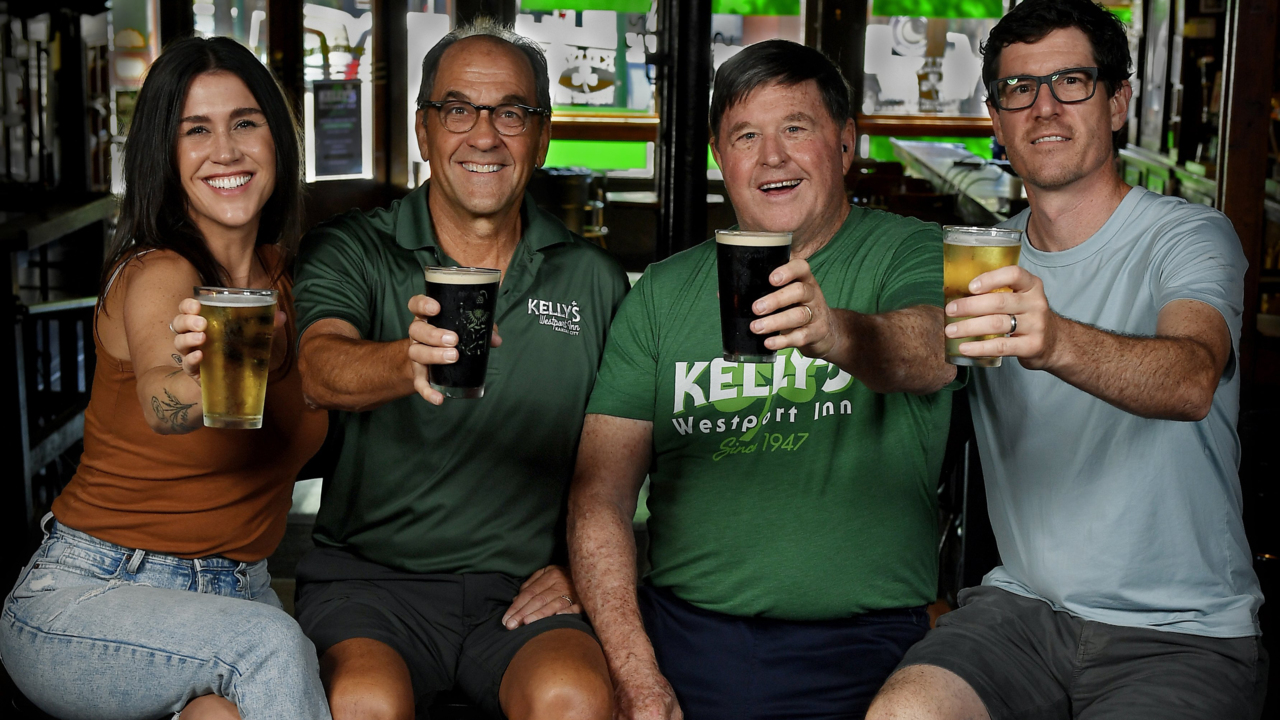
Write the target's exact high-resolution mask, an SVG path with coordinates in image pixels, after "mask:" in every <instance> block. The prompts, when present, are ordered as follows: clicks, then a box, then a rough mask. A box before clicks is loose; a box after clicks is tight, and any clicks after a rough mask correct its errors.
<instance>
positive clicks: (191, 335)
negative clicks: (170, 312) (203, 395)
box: [169, 298, 209, 384]
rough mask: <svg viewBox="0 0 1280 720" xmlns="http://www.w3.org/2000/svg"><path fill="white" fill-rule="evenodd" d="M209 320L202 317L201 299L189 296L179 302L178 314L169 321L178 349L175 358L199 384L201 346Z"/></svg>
mask: <svg viewBox="0 0 1280 720" xmlns="http://www.w3.org/2000/svg"><path fill="white" fill-rule="evenodd" d="M208 324H209V323H208V321H207V320H205V319H204V318H202V317H200V301H199V300H196V299H195V298H187V299H185V300H183V301H182V302H180V303H178V315H177V317H175V318H174V319H173V321H172V322H170V323H169V329H170V330H172V331H173V332H174V337H173V347H174V349H176V350H177V351H178V354H177V355H175V356H174V360H176V361H177V362H178V364H180V365H181V366H182V370H183V372H185V373H186V374H187V375H188V376H190V378H191V379H192V380H195V381H196V383H197V384H199V382H200V360H201V359H203V358H204V353H203V352H202V351H201V350H200V346H201V345H203V344H204V337H205V335H204V329H205V328H206V327H207V326H208Z"/></svg>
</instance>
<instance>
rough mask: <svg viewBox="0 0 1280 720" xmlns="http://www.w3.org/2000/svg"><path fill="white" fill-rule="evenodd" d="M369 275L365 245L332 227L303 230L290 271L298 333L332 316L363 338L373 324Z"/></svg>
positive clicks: (370, 273) (300, 334) (367, 334)
mask: <svg viewBox="0 0 1280 720" xmlns="http://www.w3.org/2000/svg"><path fill="white" fill-rule="evenodd" d="M371 276H372V272H371V269H370V267H369V258H368V256H367V253H366V251H365V248H364V247H363V246H362V245H360V244H359V243H357V242H355V241H353V240H351V239H350V238H349V237H347V235H346V234H345V233H342V232H339V231H338V230H336V229H334V228H332V227H320V228H316V229H315V230H312V231H311V232H309V233H307V235H306V237H304V238H303V240H302V247H301V248H300V249H299V251H298V261H297V265H296V268H295V270H294V277H295V284H294V299H295V302H296V303H297V306H298V336H299V337H301V336H302V334H303V333H304V332H306V330H307V328H308V327H310V326H311V325H312V323H315V322H316V321H318V320H323V319H325V318H334V319H337V320H344V321H346V322H349V323H351V324H352V325H353V326H354V327H355V328H356V330H357V331H359V333H360V337H362V338H367V337H368V336H369V330H370V328H371V326H372V324H373V315H372V308H373V302H372V297H373V292H372V287H371V285H370V282H369V279H370V277H371Z"/></svg>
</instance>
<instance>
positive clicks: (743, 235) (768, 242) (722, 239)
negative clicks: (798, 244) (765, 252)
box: [716, 230, 791, 247]
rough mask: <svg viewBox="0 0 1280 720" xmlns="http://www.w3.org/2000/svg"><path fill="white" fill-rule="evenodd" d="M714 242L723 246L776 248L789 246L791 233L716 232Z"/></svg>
mask: <svg viewBox="0 0 1280 720" xmlns="http://www.w3.org/2000/svg"><path fill="white" fill-rule="evenodd" d="M716 242H718V243H721V244H724V245H745V246H747V247H778V246H780V245H790V244H791V233H789V232H763V231H761V232H751V231H748V230H717V231H716Z"/></svg>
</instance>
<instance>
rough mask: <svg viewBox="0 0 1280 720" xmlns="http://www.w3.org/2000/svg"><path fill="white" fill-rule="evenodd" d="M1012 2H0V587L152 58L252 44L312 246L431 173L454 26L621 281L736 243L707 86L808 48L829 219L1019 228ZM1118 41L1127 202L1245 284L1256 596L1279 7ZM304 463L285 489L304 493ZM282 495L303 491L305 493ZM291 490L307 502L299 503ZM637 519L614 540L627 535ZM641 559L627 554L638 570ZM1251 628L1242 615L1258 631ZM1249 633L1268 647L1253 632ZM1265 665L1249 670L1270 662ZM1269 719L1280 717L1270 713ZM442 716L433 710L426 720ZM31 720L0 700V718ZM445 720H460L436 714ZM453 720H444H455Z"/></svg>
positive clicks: (14, 556) (957, 496) (947, 595)
mask: <svg viewBox="0 0 1280 720" xmlns="http://www.w3.org/2000/svg"><path fill="white" fill-rule="evenodd" d="M1016 3H1017V0H309V1H306V2H304V1H303V0H194V1H192V0H110V1H109V2H108V1H106V0H62V1H61V2H57V3H48V2H40V1H29V0H10V1H8V2H5V1H4V0H0V243H3V248H2V250H3V252H0V257H2V258H3V263H4V275H5V276H6V277H7V278H8V279H9V281H10V289H11V291H10V292H7V293H4V294H3V299H2V301H0V313H3V315H4V318H5V322H6V323H11V326H10V328H11V331H10V330H6V331H5V332H4V333H0V409H2V411H3V413H4V414H5V415H6V416H7V417H8V418H9V420H8V421H7V422H5V423H4V425H5V426H8V427H9V428H10V430H9V431H8V432H6V433H5V435H4V441H3V442H4V443H5V445H4V452H3V456H4V457H8V458H10V460H9V461H8V467H9V468H10V469H9V470H8V471H6V472H5V473H4V474H3V475H2V476H0V515H2V516H3V517H2V518H0V534H2V535H3V540H4V545H3V547H5V548H6V549H5V551H4V554H3V555H0V586H3V587H4V589H5V591H7V589H8V588H9V587H10V586H11V584H12V582H13V579H14V577H15V576H16V573H17V571H18V570H19V569H20V565H21V563H22V562H23V561H24V560H25V559H26V558H27V557H29V555H30V552H31V551H32V550H33V548H34V546H35V544H36V543H37V542H38V539H39V529H38V527H37V523H38V521H39V519H40V517H41V516H42V515H43V514H44V513H45V512H46V511H47V509H48V507H49V505H50V503H51V502H52V500H53V498H54V497H56V495H57V493H58V492H59V491H60V489H61V488H62V486H63V485H64V484H65V483H66V482H67V480H68V479H69V478H70V477H71V475H72V474H74V472H75V467H76V464H77V463H78V461H79V455H80V450H81V448H82V437H83V431H84V415H83V411H84V408H85V405H86V403H87V402H88V397H89V388H90V385H91V384H92V381H93V369H94V364H95V357H94V349H93V342H92V336H91V335H89V333H91V332H92V310H93V304H94V301H95V299H96V298H95V293H96V292H97V279H98V273H99V269H100V265H101V262H102V255H103V245H104V242H105V240H106V238H107V237H108V236H109V234H110V233H111V232H112V230H113V227H114V226H113V223H114V214H115V202H114V199H113V193H118V192H120V190H121V188H120V174H119V165H120V157H121V150H122V148H123V143H124V140H125V138H126V137H127V135H128V131H129V122H130V118H131V113H132V107H133V102H134V100H135V98H136V95H137V89H138V87H139V86H140V84H141V80H142V78H143V76H144V74H145V72H146V70H147V67H148V66H149V65H150V63H151V62H152V60H154V58H155V57H156V55H157V54H158V53H159V51H160V49H161V48H162V47H163V46H164V44H165V43H167V42H169V41H170V40H173V39H175V38H179V37H183V36H186V35H190V34H192V33H194V34H197V35H201V36H214V35H219V36H227V37H232V38H234V39H236V40H237V41H239V42H241V43H242V44H244V45H245V46H246V47H248V48H249V49H251V50H252V51H253V52H254V53H255V54H256V55H257V56H258V57H259V59H260V60H261V61H262V62H263V63H265V64H267V65H268V66H269V67H270V68H271V69H272V70H273V71H274V72H275V74H276V76H277V77H278V78H279V79H280V81H281V83H282V84H283V85H284V87H285V90H286V92H287V93H288V95H289V98H290V100H291V101H292V102H293V103H294V104H295V107H296V109H297V110H298V114H299V117H302V118H304V121H305V135H306V162H307V181H308V183H309V189H308V218H307V222H308V226H309V225H312V224H315V223H316V222H319V221H320V220H323V219H324V218H326V217H327V216H329V215H331V214H333V213H334V212H336V211H340V210H345V209H348V208H363V209H371V208H374V207H378V206H383V205H386V204H387V203H389V202H391V201H392V200H394V199H396V198H399V197H402V196H403V195H405V194H406V193H407V192H408V191H409V190H410V189H412V188H414V187H417V186H418V185H420V184H421V183H423V182H426V181H427V180H428V179H429V177H430V166H429V164H427V163H425V162H423V161H422V158H421V157H420V156H419V155H418V151H417V147H416V143H415V142H414V139H413V132H412V122H413V113H412V106H411V102H412V99H413V98H414V97H415V95H416V92H417V87H418V83H419V80H420V79H421V78H420V76H421V69H420V64H421V59H422V56H423V55H424V54H425V53H426V51H427V49H429V48H430V47H431V46H432V45H433V44H434V43H435V42H436V41H437V40H438V39H439V38H440V37H442V36H443V35H444V34H445V33H446V32H448V31H449V30H450V29H452V28H453V27H455V26H457V25H458V24H460V23H463V22H466V21H468V20H470V19H472V18H474V17H476V16H478V15H482V14H483V15H490V16H493V17H496V18H499V19H501V20H503V21H504V22H507V23H511V24H513V25H514V26H515V28H516V30H517V31H518V32H520V33H522V34H524V35H527V36H529V37H531V38H533V39H535V40H536V41H538V42H539V43H540V44H541V45H542V47H543V48H544V50H545V51H546V53H547V57H548V62H549V66H550V75H551V77H550V81H551V87H552V91H553V95H552V100H553V105H554V106H555V117H554V120H553V123H552V137H553V141H552V146H551V151H550V154H549V156H548V160H547V165H548V167H547V168H546V169H545V170H544V171H542V172H540V173H539V174H538V175H537V176H536V177H535V179H534V181H533V183H532V185H531V190H532V191H533V192H534V194H535V196H536V197H537V198H538V200H539V202H540V203H541V204H542V205H543V206H544V207H546V208H548V209H549V210H551V211H552V212H554V213H556V214H557V215H558V216H560V217H561V219H562V220H564V222H565V223H566V224H567V225H569V226H570V227H571V228H572V229H574V230H576V231H578V232H580V233H581V234H582V235H584V236H585V237H587V238H588V239H591V240H592V241H594V242H597V243H599V244H600V245H601V246H603V247H604V248H606V249H607V250H608V251H609V252H611V253H613V254H614V255H615V256H616V257H617V258H618V259H619V260H620V261H621V262H622V263H623V264H624V265H625V266H626V268H627V270H628V271H631V272H632V273H639V272H642V271H643V270H644V268H645V266H646V265H648V264H649V263H651V262H653V261H655V260H660V259H662V258H664V257H667V256H669V255H671V254H672V253H675V252H678V251H680V250H682V249H684V248H687V247H690V246H691V245H693V244H696V243H698V242H700V241H702V240H704V239H706V238H708V237H710V236H711V235H712V233H713V231H714V230H715V229H716V228H725V227H728V226H729V225H731V224H733V222H734V216H733V209H732V206H731V205H730V204H729V202H728V199H727V195H726V193H725V191H724V184H723V181H722V179H721V177H720V173H719V170H718V168H717V167H716V166H715V163H714V161H713V160H712V159H711V157H710V154H709V152H708V151H707V149H706V143H707V126H706V116H707V105H708V101H709V96H710V78H711V76H712V73H713V72H714V69H715V68H716V67H718V66H719V65H720V64H721V63H723V62H724V61H725V60H726V59H728V58H729V57H731V56H732V55H733V54H734V53H736V52H738V51H740V50H741V49H742V48H743V47H745V46H747V45H750V44H752V43H755V42H759V41H761V40H766V39H770V38H775V37H780V38H786V39H790V40H794V41H797V42H803V43H805V44H807V45H810V46H813V47H816V48H818V49H820V50H822V51H823V52H825V53H827V54H828V55H829V56H830V57H831V58H833V59H834V60H835V61H836V62H837V63H838V64H839V65H840V66H841V68H842V69H843V70H844V72H845V74H846V76H847V78H848V79H849V81H850V83H851V84H852V86H853V90H854V99H855V106H856V108H857V117H856V120H857V124H858V130H859V138H858V155H859V160H858V161H857V162H856V163H855V165H854V167H853V168H852V170H851V171H850V173H849V175H848V177H847V178H846V188H847V190H848V193H849V197H850V200H851V202H853V203H855V204H858V205H862V206H868V207H877V208H883V209H887V210H890V211H892V212H896V213H900V214H903V215H913V216H916V217H921V218H923V219H925V220H928V221H934V222H940V223H948V222H957V223H958V222H963V223H968V224H984V225H986V224H993V223H995V222H998V221H1000V220H1002V219H1004V218H1006V217H1008V216H1009V215H1011V214H1013V213H1016V212H1018V211H1019V210H1021V209H1022V208H1023V207H1025V202H1026V201H1025V195H1024V194H1023V193H1022V192H1021V183H1020V182H1018V181H1017V180H1016V178H1014V177H1013V176H1012V175H1011V174H1010V173H1009V172H1008V170H1007V169H1006V168H1004V167H1001V166H1000V165H999V164H998V163H995V162H992V160H993V156H992V150H993V144H992V139H991V123H990V120H989V119H988V118H987V116H986V111H985V109H984V104H983V100H984V98H985V91H984V90H983V88H982V87H981V81H980V69H981V58H980V55H979V54H978V48H979V45H980V43H981V42H982V41H983V40H984V39H985V38H986V34H987V32H988V31H989V30H990V28H991V27H992V26H993V25H994V24H995V22H996V21H997V20H998V19H999V18H1000V17H1001V16H1002V15H1003V14H1004V13H1005V12H1007V11H1008V10H1009V9H1010V7H1011V5H1015V4H1016ZM1104 4H1105V5H1107V6H1109V7H1110V9H1111V10H1112V11H1113V12H1114V13H1115V14H1116V15H1117V16H1119V17H1120V18H1121V19H1122V20H1123V21H1125V22H1126V23H1127V24H1128V26H1129V36H1130V48H1131V52H1132V55H1133V61H1134V70H1135V80H1134V83H1133V84H1134V89H1135V95H1134V102H1133V103H1132V105H1131V110H1130V118H1129V125H1128V142H1127V144H1126V146H1125V147H1124V148H1123V149H1122V150H1121V151H1120V156H1119V158H1118V160H1117V163H1118V165H1119V168H1120V171H1121V172H1122V173H1123V176H1124V177H1125V179H1126V181H1127V182H1129V183H1130V184H1133V185H1142V186H1144V187H1147V188H1148V189H1151V190H1153V191H1155V192H1160V193H1164V194H1169V195H1179V196H1182V197H1184V198H1186V199H1188V200H1189V201H1191V202H1198V203H1203V204H1206V205H1210V206H1212V207H1216V208H1218V209H1219V210H1221V211H1222V212H1224V213H1226V214H1227V215H1228V216H1229V217H1230V219H1231V221H1232V222H1233V223H1234V225H1235V228H1236V231H1237V233H1238V234H1239V236H1240V240H1241V243H1242V244H1243V249H1244V252H1245V255H1246V257H1247V258H1248V260H1249V270H1248V274H1247V277H1246V285H1245V305H1244V312H1245V317H1244V330H1243V335H1242V338H1241V342H1240V348H1239V359H1240V372H1241V373H1242V375H1243V390H1242V413H1241V418H1240V433H1241V444H1242V448H1243V462H1242V466H1241V483H1242V488H1243V491H1244V512H1245V523H1246V527H1247V529H1248V532H1249V540H1250V545H1251V547H1252V548H1253V550H1254V553H1255V567H1256V569H1257V571H1258V574H1259V576H1260V578H1261V579H1262V582H1263V589H1264V592H1266V594H1267V595H1268V596H1269V597H1280V594H1277V590H1276V577H1277V575H1278V574H1280V570H1277V565H1280V536H1278V535H1277V531H1276V526H1277V523H1275V522H1274V518H1275V517H1277V502H1276V495H1277V490H1276V489H1275V488H1274V487H1273V486H1274V484H1275V480H1276V479H1277V478H1280V450H1278V449H1277V448H1280V442H1277V441H1280V140H1278V138H1280V51H1278V46H1280V42H1278V40H1280V37H1278V34H1280V30H1278V28H1277V19H1276V16H1277V3H1276V2H1275V0H1104ZM970 432H971V429H970V428H969V427H968V413H967V408H966V407H965V405H964V403H963V402H959V403H957V410H956V414H955V422H954V424H953V433H952V439H951V442H950V446H949V451H948V460H947V463H946V469H945V470H944V473H943V477H942V478H940V483H939V499H940V503H939V506H940V512H939V528H940V531H941V533H942V538H943V539H942V542H941V545H940V551H939V560H940V563H941V567H942V574H941V583H940V587H939V599H940V601H939V604H938V605H937V606H936V607H935V610H937V611H938V612H941V611H944V610H945V609H946V608H947V606H948V604H949V603H954V599H955V593H956V592H957V591H958V590H959V588H961V587H965V586H968V585H972V584H975V583H977V582H978V580H979V579H980V578H981V576H982V575H983V574H984V573H985V572H986V571H987V570H988V569H990V568H991V567H992V566H993V565H995V564H996V563H997V562H998V556H997V553H996V550H995V547H994V541H993V540H992V538H991V533H990V528H989V525H988V524H987V520H986V513H985V499H984V495H983V490H982V478H981V472H980V469H979V468H978V466H977V461H976V457H974V453H973V452H971V451H970V448H969V445H968V437H969V433H970ZM325 462H326V458H325V453H324V452H323V451H322V453H321V456H319V457H318V458H317V460H316V461H315V462H314V463H313V465H312V466H311V467H309V468H308V469H307V470H306V471H304V473H303V476H302V477H303V478H315V477H320V476H323V474H324V472H325ZM309 482H310V483H311V485H309V486H308V485H307V483H300V484H299V487H300V488H301V487H311V488H314V485H315V481H309ZM308 492H310V494H308ZM315 502H316V498H315V493H314V492H313V491H302V492H300V493H299V494H297V497H296V500H295V509H294V512H293V513H291V516H290V518H291V525H290V533H289V535H288V536H287V537H286V541H285V543H283V544H282V547H281V550H280V551H278V553H277V556H273V558H272V572H273V575H276V576H277V577H278V578H279V580H278V582H281V583H282V587H281V588H280V589H281V591H282V592H281V595H282V596H285V595H286V594H288V595H289V596H291V594H292V593H291V583H292V581H291V580H290V579H289V578H290V577H291V576H292V565H291V563H292V562H294V561H296V558H297V556H298V554H300V553H301V552H302V550H304V549H305V547H306V545H307V543H309V522H310V518H312V517H314V503H315ZM645 517H646V512H645V510H644V508H643V506H642V507H641V510H640V511H639V512H638V513H637V518H636V525H635V527H636V532H637V537H638V539H639V540H640V541H641V542H643V540H644V537H645V534H644V533H645V531H644V519H645ZM641 562H642V563H643V558H642V559H641ZM1270 617H1274V611H1272V610H1271V608H1270V603H1269V604H1268V606H1264V608H1263V621H1264V625H1267V627H1268V628H1270V627H1271V626H1270V624H1269V622H1268V620H1269V619H1270ZM1275 635H1276V633H1275V632H1274V631H1272V632H1271V633H1270V634H1269V635H1267V636H1264V640H1265V639H1266V638H1269V637H1273V636H1275ZM1276 649H1277V648H1276V646H1274V645H1272V648H1271V650H1272V653H1273V654H1274V653H1275V651H1276ZM1274 689H1275V688H1274V685H1273V692H1271V693H1270V702H1269V703H1268V705H1269V707H1270V708H1272V709H1273V710H1274V708H1276V707H1277V706H1278V703H1277V699H1276V696H1277V692H1275V691H1274ZM447 702H448V699H447V698H446V704H447ZM10 705H12V706H13V707H15V708H17V709H18V710H19V711H20V712H21V713H25V715H23V716H26V717H40V715H39V714H33V712H35V711H33V710H32V709H31V708H30V707H29V705H27V704H24V702H23V699H22V698H20V697H18V696H16V693H15V692H14V691H13V689H12V686H11V684H10V683H9V682H8V677H7V675H5V676H4V677H0V707H4V708H6V709H7V708H8V707H9V706H10ZM440 712H441V716H443V717H470V715H468V714H467V713H468V712H469V710H468V709H467V708H466V707H464V706H463V705H462V704H455V705H451V706H448V707H446V708H445V709H444V710H441V711H440ZM451 713H452V714H451ZM10 716H12V715H10Z"/></svg>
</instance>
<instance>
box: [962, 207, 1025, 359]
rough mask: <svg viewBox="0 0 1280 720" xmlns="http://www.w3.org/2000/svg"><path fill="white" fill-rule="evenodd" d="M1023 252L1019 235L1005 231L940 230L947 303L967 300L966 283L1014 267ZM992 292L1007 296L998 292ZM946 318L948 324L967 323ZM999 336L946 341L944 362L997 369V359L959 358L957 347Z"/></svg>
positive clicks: (980, 229) (963, 228) (993, 229)
mask: <svg viewBox="0 0 1280 720" xmlns="http://www.w3.org/2000/svg"><path fill="white" fill-rule="evenodd" d="M1021 252H1022V231H1021V230H1012V229H1006V228H983V227H960V226H956V225H947V226H945V227H943V228H942V278H943V279H942V285H943V295H944V296H945V297H946V302H948V303H950V302H951V301H952V300H958V299H959V298H964V297H969V296H970V295H972V294H973V293H971V292H969V283H970V282H972V281H973V279H974V278H976V277H978V276H979V275H981V274H982V273H985V272H990V271H992V270H996V269H998V268H1002V267H1006V266H1008V265H1017V264H1018V256H1019V255H1020V254H1021ZM992 292H1010V290H1009V288H1000V289H999V290H993V291H992ZM968 319H969V318H967V317H958V318H953V317H948V318H947V324H948V325H950V324H951V323H955V322H960V321H961V320H968ZM998 337H1000V336H999V335H977V336H974V337H963V338H947V362H949V363H951V364H952V365H973V366H977V367H1000V358H998V357H967V356H965V355H961V354H960V344H961V343H967V342H978V341H980V340H992V339H994V338H998Z"/></svg>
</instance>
